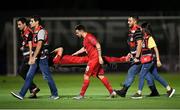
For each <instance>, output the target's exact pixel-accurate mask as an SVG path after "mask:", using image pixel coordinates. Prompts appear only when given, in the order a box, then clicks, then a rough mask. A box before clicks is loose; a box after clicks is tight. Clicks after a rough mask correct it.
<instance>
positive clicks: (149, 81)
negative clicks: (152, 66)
mask: <svg viewBox="0 0 180 110" xmlns="http://www.w3.org/2000/svg"><path fill="white" fill-rule="evenodd" d="M141 67H142V64H134V65H132V66H131V67H130V68H129V70H128V74H127V77H126V79H125V82H124V84H123V85H124V86H125V87H130V86H131V84H132V83H133V82H134V79H135V76H136V75H137V74H138V73H139V72H140V70H141ZM145 79H146V80H147V84H148V86H153V85H154V80H153V77H152V76H151V74H147V75H146V76H145Z"/></svg>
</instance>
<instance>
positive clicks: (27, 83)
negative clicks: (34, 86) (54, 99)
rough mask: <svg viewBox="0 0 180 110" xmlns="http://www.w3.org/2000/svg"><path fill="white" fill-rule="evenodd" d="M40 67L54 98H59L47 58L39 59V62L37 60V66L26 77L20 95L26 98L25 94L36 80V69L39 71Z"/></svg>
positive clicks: (34, 65)
mask: <svg viewBox="0 0 180 110" xmlns="http://www.w3.org/2000/svg"><path fill="white" fill-rule="evenodd" d="M38 65H39V68H40V70H41V72H42V74H43V78H44V79H45V80H47V82H48V85H49V88H50V91H51V94H52V95H53V96H58V91H57V88H56V85H55V83H54V80H53V78H52V76H51V72H50V70H49V66H48V59H47V58H45V59H38V60H36V62H35V64H33V65H31V66H30V68H29V70H28V73H27V76H26V79H25V83H24V85H23V87H22V88H21V91H20V92H19V94H20V95H21V96H22V97H24V96H25V94H26V92H27V90H28V88H29V86H30V84H31V82H32V80H33V78H34V75H35V73H36V69H37V67H38Z"/></svg>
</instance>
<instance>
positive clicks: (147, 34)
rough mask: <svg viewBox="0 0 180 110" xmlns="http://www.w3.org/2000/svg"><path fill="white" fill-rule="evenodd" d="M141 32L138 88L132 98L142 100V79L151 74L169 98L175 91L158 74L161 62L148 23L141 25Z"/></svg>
mask: <svg viewBox="0 0 180 110" xmlns="http://www.w3.org/2000/svg"><path fill="white" fill-rule="evenodd" d="M142 31H143V33H144V37H143V44H142V52H141V53H142V55H141V58H140V60H141V63H142V68H141V71H140V76H139V87H138V91H137V93H135V94H134V95H133V96H132V98H133V99H139V98H142V89H143V86H144V78H145V76H146V75H147V74H150V73H151V74H152V75H153V76H154V78H155V79H156V80H157V81H158V82H159V83H160V84H161V85H163V86H164V87H165V88H166V90H167V96H168V97H169V98H170V97H172V96H173V94H174V93H175V89H173V88H172V87H170V86H169V84H168V83H167V82H166V81H165V80H164V79H163V78H162V77H161V76H160V75H159V74H158V72H157V67H160V66H161V65H162V64H161V61H160V57H159V51H158V48H157V45H156V43H155V41H154V39H153V36H152V29H151V26H150V24H149V23H143V24H142Z"/></svg>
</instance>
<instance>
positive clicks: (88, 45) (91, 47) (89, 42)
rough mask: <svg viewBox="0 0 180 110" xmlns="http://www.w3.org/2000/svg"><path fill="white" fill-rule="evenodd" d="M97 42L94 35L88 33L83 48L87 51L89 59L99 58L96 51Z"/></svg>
mask: <svg viewBox="0 0 180 110" xmlns="http://www.w3.org/2000/svg"><path fill="white" fill-rule="evenodd" d="M96 43H97V40H96V38H95V36H94V35H92V34H90V33H87V35H86V37H85V38H84V40H83V46H84V48H85V49H86V52H87V54H88V57H89V58H90V59H91V58H98V51H97V49H96Z"/></svg>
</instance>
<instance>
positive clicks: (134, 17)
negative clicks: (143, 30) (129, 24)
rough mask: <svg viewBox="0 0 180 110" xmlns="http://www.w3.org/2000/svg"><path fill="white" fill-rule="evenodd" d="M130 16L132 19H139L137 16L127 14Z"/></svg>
mask: <svg viewBox="0 0 180 110" xmlns="http://www.w3.org/2000/svg"><path fill="white" fill-rule="evenodd" d="M129 17H132V18H133V19H135V20H136V21H139V16H129Z"/></svg>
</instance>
